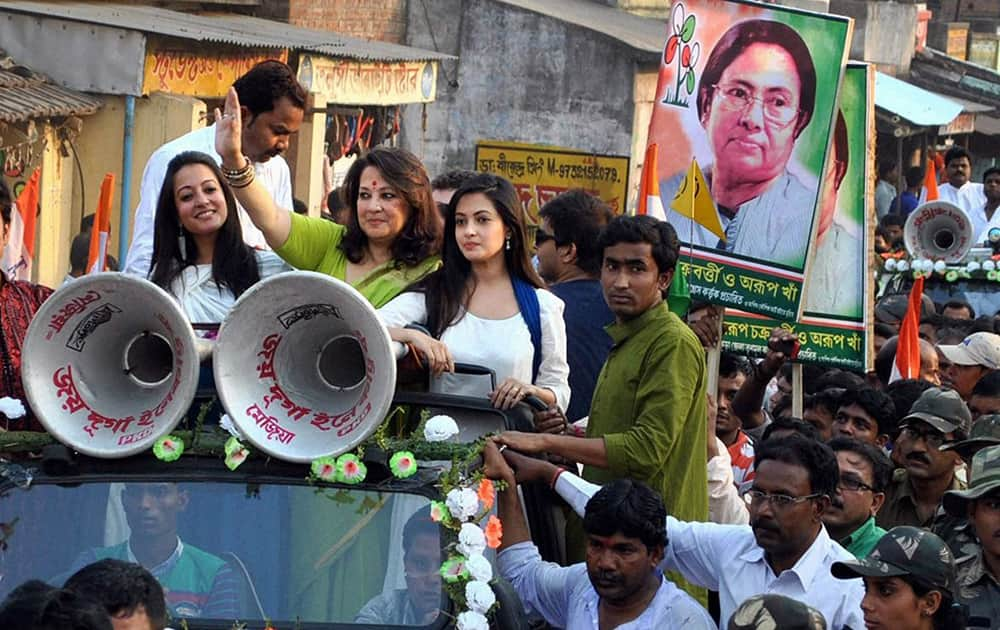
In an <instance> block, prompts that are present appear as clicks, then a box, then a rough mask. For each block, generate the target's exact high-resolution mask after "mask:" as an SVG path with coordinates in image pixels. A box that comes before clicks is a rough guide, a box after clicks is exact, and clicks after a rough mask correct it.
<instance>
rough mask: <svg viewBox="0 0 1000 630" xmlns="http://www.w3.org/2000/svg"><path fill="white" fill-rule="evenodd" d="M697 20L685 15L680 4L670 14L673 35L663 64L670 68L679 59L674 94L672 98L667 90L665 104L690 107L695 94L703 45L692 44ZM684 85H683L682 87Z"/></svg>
mask: <svg viewBox="0 0 1000 630" xmlns="http://www.w3.org/2000/svg"><path fill="white" fill-rule="evenodd" d="M696 26H697V20H696V19H695V17H694V15H688V16H686V17H685V15H684V5H683V4H682V3H680V2H678V3H676V4H675V5H674V9H673V11H672V12H671V14H670V27H671V30H672V31H673V34H672V35H671V36H670V37H668V38H667V43H666V46H664V48H663V64H664V65H666V66H669V65H670V64H671V63H673V61H674V58H676V59H677V82H676V84H675V85H674V93H673V95H672V96H671V94H670V90H669V89H668V90H667V94H666V98H664V99H663V102H664V103H666V104H668V105H678V106H681V107H687V106H688V99H687V97H688V96H690V95H691V94H693V93H694V67H695V64H697V63H698V57H699V55H700V53H701V44H699V43H698V42H695V43H693V44H692V43H690V42H691V40H692V39H693V38H694V30H695V27H696ZM682 84H683V85H682ZM682 87H683V88H684V92H686V93H687V95H686V96H682V94H681V88H682Z"/></svg>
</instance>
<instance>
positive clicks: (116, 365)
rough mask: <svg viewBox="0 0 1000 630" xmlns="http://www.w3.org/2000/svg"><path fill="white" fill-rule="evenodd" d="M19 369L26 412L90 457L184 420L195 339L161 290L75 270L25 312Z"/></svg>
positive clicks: (128, 448)
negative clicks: (30, 315) (28, 317)
mask: <svg viewBox="0 0 1000 630" xmlns="http://www.w3.org/2000/svg"><path fill="white" fill-rule="evenodd" d="M23 357H24V359H23V362H22V365H21V374H22V379H23V381H24V389H25V392H26V393H27V396H28V401H29V403H30V404H31V408H32V410H33V411H34V412H35V414H36V415H37V416H38V419H39V421H40V422H41V423H42V425H44V426H45V428H46V429H47V430H48V431H49V433H51V434H52V435H53V436H55V437H56V438H57V439H59V440H60V441H61V442H63V443H65V444H66V445H68V446H70V447H72V448H74V449H76V450H78V451H80V452H81V453H84V454H87V455H92V456H95V457H125V456H128V455H133V454H135V453H138V452H140V451H143V450H146V449H148V448H150V447H151V446H152V445H153V443H154V442H156V440H158V439H159V438H160V437H161V436H163V435H165V434H167V433H169V432H170V431H171V430H172V429H173V428H174V427H175V426H176V425H177V423H178V422H179V421H180V419H181V418H182V417H184V415H185V413H186V412H187V410H188V407H190V405H191V401H192V400H193V399H194V395H195V390H196V388H197V386H198V369H199V365H198V364H199V356H198V340H197V338H196V337H195V334H194V330H193V329H192V328H191V324H190V323H189V322H188V320H187V317H186V316H185V314H184V312H183V311H182V310H181V309H180V307H179V306H178V305H177V302H175V301H174V299H173V298H171V297H170V296H169V295H168V294H167V293H166V292H165V291H164V290H163V289H161V288H160V287H158V286H156V285H154V284H153V283H151V282H148V281H146V280H143V279H140V278H136V277H134V276H127V275H125V274H121V273H99V274H94V275H88V276H83V277H81V278H79V279H77V280H74V281H73V282H71V283H69V284H67V285H65V286H63V287H62V288H60V289H59V290H58V291H56V292H55V293H54V294H52V296H51V297H49V299H48V300H46V301H45V303H44V304H42V307H41V308H40V309H39V310H38V312H37V313H36V314H35V317H34V319H33V320H32V322H31V325H30V326H29V327H28V332H27V335H26V337H25V340H24V348H23Z"/></svg>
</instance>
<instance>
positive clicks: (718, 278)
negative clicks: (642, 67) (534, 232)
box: [648, 0, 853, 321]
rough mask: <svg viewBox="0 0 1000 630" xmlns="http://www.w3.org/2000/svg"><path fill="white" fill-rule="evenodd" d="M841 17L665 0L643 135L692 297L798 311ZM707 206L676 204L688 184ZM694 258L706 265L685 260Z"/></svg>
mask: <svg viewBox="0 0 1000 630" xmlns="http://www.w3.org/2000/svg"><path fill="white" fill-rule="evenodd" d="M852 24H853V23H852V21H851V20H850V19H849V18H844V17H839V16H834V15H827V14H819V13H811V12H808V11H801V10H797V9H791V8H787V7H781V6H776V5H765V4H759V3H755V2H748V1H741V0H679V1H677V2H675V3H674V7H673V9H672V12H671V18H670V21H669V23H668V37H667V40H666V44H665V46H664V51H663V56H662V59H661V63H660V74H659V81H658V85H657V92H656V101H655V104H654V108H653V114H652V118H651V120H650V126H649V140H648V142H649V144H657V145H658V146H659V147H660V154H659V173H658V176H659V180H660V194H661V198H662V200H663V205H664V208H666V216H667V220H668V221H669V222H670V223H671V224H672V225H673V226H674V228H675V229H676V230H677V234H678V237H679V239H680V241H681V243H682V248H681V271H682V272H688V271H689V272H691V273H690V274H689V275H688V283H689V285H690V287H691V295H692V297H694V298H695V299H701V300H706V301H711V302H713V303H715V304H720V305H723V306H727V307H735V308H739V309H742V310H744V311H748V312H754V313H758V314H762V315H766V316H770V317H774V318H777V319H781V320H783V321H793V320H796V319H797V318H798V316H799V314H800V312H801V301H802V296H803V292H802V284H803V279H804V277H805V273H806V269H807V263H808V259H809V257H810V255H811V252H812V248H811V247H810V243H811V242H812V240H813V237H814V235H815V234H816V229H817V224H818V221H817V220H816V219H817V216H818V213H819V208H820V203H819V199H820V182H821V181H822V179H823V167H824V165H825V163H826V154H827V151H828V148H829V141H830V132H831V130H832V129H833V125H834V122H835V116H836V106H837V93H838V90H839V86H840V82H841V77H842V73H843V69H844V64H845V62H846V57H847V51H848V48H849V42H850V36H851V30H852ZM692 172H694V173H696V174H697V173H699V172H700V173H701V174H703V181H704V182H705V184H706V185H707V188H708V190H707V192H708V193H709V195H710V197H711V201H712V203H713V204H714V206H715V209H714V212H710V213H709V214H710V216H708V217H706V216H705V213H704V212H703V211H701V212H699V209H698V208H697V207H688V206H689V205H690V204H686V203H683V202H681V201H680V200H681V199H682V198H684V197H685V191H686V190H688V187H689V186H695V187H697V188H698V190H696V191H695V197H694V198H695V199H698V198H699V195H701V196H702V197H703V198H704V196H705V191H704V190H702V189H701V187H700V185H699V181H701V180H700V179H696V180H695V181H693V182H691V183H690V184H689V183H688V180H689V179H690V177H689V173H692ZM698 266H701V267H704V268H710V269H713V270H714V269H715V268H716V267H718V268H720V269H719V273H714V272H713V273H708V274H706V273H702V274H701V277H700V278H699V277H698V275H697V274H696V273H694V272H695V270H696V269H697V267H698Z"/></svg>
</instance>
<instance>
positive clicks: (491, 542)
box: [484, 514, 503, 549]
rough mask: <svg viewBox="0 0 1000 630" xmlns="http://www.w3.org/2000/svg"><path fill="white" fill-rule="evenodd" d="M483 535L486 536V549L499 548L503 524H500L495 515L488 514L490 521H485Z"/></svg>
mask: <svg viewBox="0 0 1000 630" xmlns="http://www.w3.org/2000/svg"><path fill="white" fill-rule="evenodd" d="M484 535H485V536H486V546H487V547H489V548H490V549H496V548H497V547H499V546H500V541H501V540H502V539H503V523H501V522H500V519H499V518H497V516H496V515H495V514H490V519H489V520H488V521H486V531H485V532H484Z"/></svg>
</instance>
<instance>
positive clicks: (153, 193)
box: [121, 151, 173, 278]
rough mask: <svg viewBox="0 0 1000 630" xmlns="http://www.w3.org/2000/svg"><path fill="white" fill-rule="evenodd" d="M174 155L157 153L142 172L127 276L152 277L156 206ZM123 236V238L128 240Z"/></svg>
mask: <svg viewBox="0 0 1000 630" xmlns="http://www.w3.org/2000/svg"><path fill="white" fill-rule="evenodd" d="M172 157H173V155H167V154H165V153H164V152H162V151H155V152H154V153H153V155H151V156H150V157H149V161H148V162H146V168H145V169H143V171H142V181H141V182H140V184H139V205H137V206H136V207H135V215H134V216H133V218H132V222H133V224H132V242H131V244H130V245H129V248H128V253H127V254H126V255H125V266H124V267H122V270H123V271H124V272H125V273H128V274H132V275H136V276H141V277H143V278H145V277H147V276H148V275H149V266H150V264H151V263H152V261H153V224H154V221H155V220H156V204H157V202H158V201H159V198H160V188H162V187H163V178H164V177H165V176H166V174H167V163H168V162H169V161H170V158H172ZM127 236H128V235H127V234H122V235H121V238H126V237H127Z"/></svg>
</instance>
